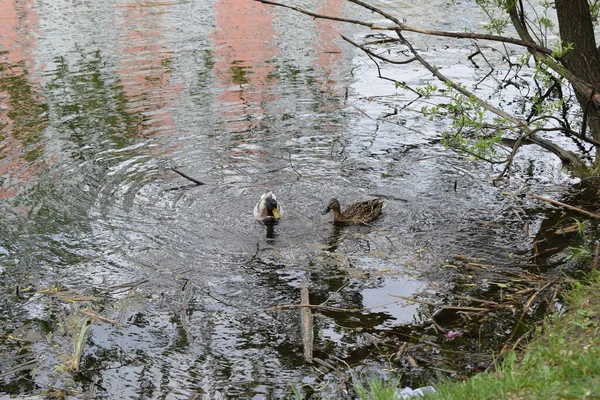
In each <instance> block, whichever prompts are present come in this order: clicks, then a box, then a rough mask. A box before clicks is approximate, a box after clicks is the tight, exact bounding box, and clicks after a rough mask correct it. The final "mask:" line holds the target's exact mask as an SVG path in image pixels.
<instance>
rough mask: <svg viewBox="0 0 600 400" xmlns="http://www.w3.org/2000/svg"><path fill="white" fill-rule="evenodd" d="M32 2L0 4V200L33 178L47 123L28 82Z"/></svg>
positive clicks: (33, 37)
mask: <svg viewBox="0 0 600 400" xmlns="http://www.w3.org/2000/svg"><path fill="white" fill-rule="evenodd" d="M33 3H34V1H33V0H29V1H18V2H17V1H14V0H0V160H2V162H1V163H0V182H1V185H0V199H3V198H4V199H5V198H10V197H13V196H15V195H16V194H17V193H18V191H19V189H18V188H19V185H20V184H22V183H23V182H27V181H29V180H31V179H32V177H34V176H35V171H36V167H35V163H34V162H35V161H37V160H38V159H39V158H40V155H41V153H42V147H41V144H40V141H41V135H42V132H43V130H44V129H45V128H46V126H47V124H48V121H47V117H46V107H45V105H44V103H43V100H42V98H41V97H40V96H39V95H38V93H37V89H38V87H37V86H38V84H39V82H38V81H37V79H35V78H33V75H34V74H33V72H35V71H36V64H35V60H34V55H35V50H36V46H37V40H36V31H35V28H34V27H35V26H36V25H37V22H38V16H37V13H36V12H35V11H34V10H33V8H32V5H33Z"/></svg>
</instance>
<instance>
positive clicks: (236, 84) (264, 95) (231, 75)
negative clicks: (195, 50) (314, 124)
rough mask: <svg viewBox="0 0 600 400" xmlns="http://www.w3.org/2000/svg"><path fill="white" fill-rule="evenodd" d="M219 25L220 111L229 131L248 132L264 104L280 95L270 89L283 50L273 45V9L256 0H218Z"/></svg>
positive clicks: (216, 38) (216, 69) (215, 36)
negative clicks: (280, 50)
mask: <svg viewBox="0 0 600 400" xmlns="http://www.w3.org/2000/svg"><path fill="white" fill-rule="evenodd" d="M214 7H215V10H216V12H217V15H216V22H217V26H218V29H217V30H216V31H215V32H213V34H212V35H211V36H210V38H211V39H212V40H213V43H214V45H213V49H214V51H215V59H216V60H215V61H216V62H215V65H214V68H213V72H214V74H215V77H216V79H217V81H218V84H219V87H218V88H217V91H219V92H220V93H219V95H218V98H217V101H218V103H219V106H218V109H219V114H220V115H221V117H222V119H223V120H224V121H225V128H226V130H227V131H229V132H245V131H247V130H248V129H249V128H251V127H252V126H255V125H257V124H258V123H259V121H260V118H261V117H262V116H263V115H264V114H265V108H264V104H266V103H270V102H274V101H276V100H277V97H276V96H275V95H274V94H273V92H272V91H271V90H269V85H270V82H269V74H270V73H271V72H273V70H274V68H275V67H274V65H273V63H271V61H272V60H274V59H275V57H276V56H278V55H279V50H278V49H277V48H276V47H275V46H274V45H273V41H274V37H275V32H274V29H273V24H272V20H273V12H272V10H270V9H269V7H265V6H264V5H263V4H260V3H257V2H255V1H252V0H217V1H216V2H215V4H214Z"/></svg>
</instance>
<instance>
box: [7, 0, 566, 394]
mask: <svg viewBox="0 0 600 400" xmlns="http://www.w3.org/2000/svg"><path fill="white" fill-rule="evenodd" d="M390 3H392V2H390ZM439 3H440V5H439V6H435V7H434V6H431V5H428V6H423V5H421V2H416V1H409V2H403V3H402V5H397V4H395V3H394V4H387V5H386V4H385V3H384V6H387V7H389V9H392V10H393V11H394V12H396V13H398V14H399V15H402V16H403V18H406V19H407V20H408V21H410V22H411V23H414V24H415V25H420V24H426V23H431V21H434V25H435V26H434V27H437V28H441V29H448V30H450V29H461V28H462V27H463V26H464V25H466V24H469V23H473V21H474V20H476V19H477V18H480V17H478V16H477V15H474V14H473V13H471V12H468V10H471V9H472V7H473V5H470V4H466V3H465V4H463V5H460V4H459V5H458V7H459V11H460V10H462V12H458V13H457V14H456V15H457V16H460V18H459V17H457V18H452V20H449V17H448V12H447V11H446V10H445V9H444V7H443V6H442V3H444V2H443V1H442V2H439ZM309 6H312V7H313V8H312V9H313V10H316V11H317V12H320V13H328V14H332V15H342V13H346V14H344V15H352V16H355V17H363V18H367V19H369V18H374V17H373V16H372V15H371V14H369V13H365V12H360V11H359V10H357V9H356V8H353V7H350V6H348V5H347V4H345V3H344V2H343V1H341V0H326V1H323V2H318V3H315V4H314V5H311V4H309ZM363 33H364V32H363V31H360V30H358V29H357V28H354V27H350V26H347V25H342V24H341V23H334V22H330V21H328V22H324V21H319V20H313V19H311V18H308V17H305V16H300V15H299V14H297V13H294V12H292V11H290V10H284V9H275V8H272V7H268V6H265V5H262V4H259V3H255V2H252V1H249V0H216V1H207V0H187V1H177V0H164V1H134V0H131V1H117V0H111V1H102V2H90V1H62V0H58V1H57V0H52V1H49V0H38V1H33V0H23V1H18V2H17V1H13V0H0V51H1V53H0V184H1V185H0V210H1V213H2V214H1V216H0V231H1V233H2V236H1V238H0V288H1V291H0V304H1V305H0V313H1V320H0V353H1V354H3V356H2V357H1V360H0V377H1V378H2V380H0V393H5V394H22V395H33V394H40V393H47V392H50V391H52V390H55V391H58V390H61V391H62V392H61V393H63V394H64V393H67V394H69V396H72V397H80V396H83V395H84V394H85V393H94V395H95V396H96V397H98V398H190V396H191V395H192V394H194V393H195V394H198V395H199V396H201V397H203V398H207V399H211V398H280V397H281V396H283V394H284V393H286V392H288V391H289V388H290V386H291V385H293V384H296V385H301V384H306V385H311V384H314V385H315V386H318V382H321V380H323V379H325V378H326V376H325V375H327V374H324V373H322V372H319V371H317V370H316V368H315V366H314V365H312V364H309V363H307V362H305V361H304V358H303V349H302V340H301V336H300V329H299V321H300V318H299V311H298V309H297V308H284V307H279V308H277V306H284V305H293V304H298V303H299V301H300V284H301V282H302V281H307V282H308V285H309V292H310V301H311V303H312V304H321V303H324V302H325V301H327V303H326V304H327V305H330V306H332V307H339V308H347V309H357V308H372V309H371V310H369V311H364V312H362V313H360V314H359V315H354V314H352V315H349V314H347V313H346V314H345V313H339V312H337V313H336V312H334V311H331V310H329V311H328V310H321V311H320V310H318V309H315V310H314V317H313V318H314V323H315V327H314V334H315V355H316V356H317V355H318V356H319V357H321V358H325V357H326V356H328V355H329V356H333V357H336V358H337V359H338V360H343V361H344V362H346V363H347V364H346V365H348V368H351V366H350V364H352V368H353V367H355V366H357V365H362V367H363V368H365V369H367V370H368V369H369V368H372V369H373V370H377V371H381V370H382V369H385V368H386V367H389V365H388V366H386V365H385V362H382V361H381V360H382V358H381V357H379V358H378V357H376V356H375V355H373V354H372V353H373V345H372V343H370V342H369V341H370V337H372V336H373V335H375V334H378V333H382V332H385V331H387V330H389V329H391V328H393V327H398V326H403V325H405V324H414V325H415V326H417V325H419V324H420V323H423V321H426V320H427V316H426V315H424V314H422V312H421V310H420V308H419V306H418V304H414V303H410V304H407V303H406V302H396V303H394V304H388V303H392V302H394V301H397V300H398V299H397V298H394V297H392V296H391V295H399V296H413V295H415V294H416V293H419V292H430V293H435V292H436V290H438V289H439V288H440V287H443V286H444V279H445V278H444V276H445V275H444V272H443V271H445V270H444V266H446V267H447V264H448V260H449V259H451V258H453V257H456V256H457V255H461V256H467V257H474V258H477V259H480V260H484V262H485V263H490V264H494V265H498V266H515V265H516V266H518V265H520V263H522V265H526V264H527V263H526V261H527V259H528V256H529V252H530V247H531V243H532V240H533V238H534V235H535V233H536V226H537V225H536V224H537V223H538V221H537V218H536V217H535V215H534V216H533V217H527V216H526V215H525V213H524V212H523V209H525V208H526V207H527V204H526V201H525V200H523V199H522V198H519V197H517V196H514V195H511V193H513V192H516V191H517V190H518V189H522V187H524V186H526V187H531V186H534V185H544V184H546V183H555V182H556V181H557V180H559V181H560V180H561V179H564V178H562V176H561V175H560V173H559V165H558V164H557V162H556V160H554V159H552V158H543V157H541V156H540V157H538V159H537V161H536V162H528V161H520V160H518V161H517V164H516V165H517V166H518V167H522V169H523V170H526V169H527V168H529V169H530V170H533V171H534V173H532V174H530V175H527V174H523V175H522V176H521V178H520V179H518V180H516V182H513V183H511V185H512V186H511V187H509V188H506V187H503V188H496V187H494V186H493V185H492V184H491V180H492V179H493V178H494V177H495V176H496V175H497V173H498V170H496V169H492V168H490V167H489V166H487V165H485V164H479V163H473V162H472V161H470V160H466V159H463V158H461V157H459V156H458V155H456V154H453V153H450V152H448V151H447V150H446V149H444V148H443V147H442V146H441V145H440V144H439V132H440V131H441V130H442V129H443V125H441V124H439V123H435V122H431V121H429V120H428V119H426V118H423V117H420V116H419V114H418V113H417V112H415V111H411V110H410V109H408V110H405V111H404V112H403V113H400V114H398V115H397V116H395V117H392V118H382V115H385V114H388V113H394V108H395V107H397V106H398V105H403V104H407V103H409V102H410V101H411V100H412V98H411V94H410V93H409V92H406V91H403V90H401V89H396V88H395V87H394V85H393V83H391V82H389V81H384V80H379V79H377V70H376V68H375V67H374V65H373V64H372V63H371V62H370V60H369V59H368V58H366V57H365V56H364V55H362V54H360V53H359V52H357V51H356V49H354V48H352V47H351V46H350V45H349V44H347V43H345V42H344V41H343V40H341V39H340V37H339V36H340V34H344V35H346V36H349V37H354V38H358V37H360V36H361V35H362V34H363ZM438 43H440V39H424V40H423V41H422V42H419V48H420V49H421V50H423V51H425V52H427V53H428V54H429V55H430V56H431V57H433V58H434V60H436V62H437V63H438V65H440V66H442V67H444V68H446V71H447V72H449V73H450V74H453V76H455V77H460V76H461V74H466V73H467V72H472V71H470V70H469V68H470V63H468V62H465V61H460V60H462V59H464V57H465V55H468V54H469V52H470V51H471V50H472V49H470V48H469V44H468V43H465V44H464V45H461V46H462V47H459V48H458V49H454V51H447V52H443V53H442V52H440V54H437V53H436V52H437V51H438V50H436V48H435V46H436V45H437V44H438ZM388 68H389V67H388ZM388 72H390V73H391V72H394V71H390V70H388ZM396 72H398V74H399V76H400V77H401V79H402V80H404V81H406V82H407V83H411V84H425V83H426V82H427V81H429V80H431V79H432V78H431V76H430V74H428V73H427V72H426V71H423V70H420V69H418V68H417V67H415V66H412V65H411V66H407V67H404V68H403V69H401V70H397V71H396ZM519 163H522V164H523V165H520V164H519ZM172 168H176V169H178V170H179V171H181V172H184V173H185V174H187V175H189V176H192V177H194V178H196V179H199V180H201V181H203V182H204V183H205V185H202V186H195V185H194V184H193V183H192V182H190V181H188V180H186V179H184V178H183V177H181V176H180V175H178V174H176V173H175V172H173V170H172ZM534 176H535V177H538V178H534ZM540 177H541V178H540ZM267 190H273V191H274V192H275V193H276V195H277V197H278V199H279V200H280V202H281V204H282V205H283V209H284V213H285V214H284V218H283V219H282V221H281V222H280V223H279V224H278V225H277V226H275V227H274V229H272V230H269V229H267V228H266V227H265V226H263V225H261V224H259V223H257V222H256V221H255V220H254V219H253V216H252V209H253V207H254V204H255V203H256V202H257V201H258V199H259V198H260V196H261V194H262V193H264V192H265V191H267ZM370 196H380V197H383V198H384V199H386V201H387V207H386V208H385V209H384V212H383V215H382V216H381V217H380V218H379V219H378V220H376V221H375V223H374V225H373V226H372V227H348V228H344V229H339V228H335V227H333V226H332V224H331V218H332V217H331V215H321V211H322V210H323V209H324V207H325V206H326V204H327V201H328V199H329V198H331V197H337V198H339V199H340V201H341V203H342V204H346V203H349V202H351V201H354V200H360V199H363V198H368V197H370ZM386 304H387V305H386ZM273 307H275V308H274V309H273ZM90 316H101V317H102V318H105V319H104V320H102V319H98V318H94V317H90ZM87 318H91V319H90V320H89V321H92V322H91V326H90V327H89V330H88V331H87V334H86V336H85V340H84V346H83V350H82V353H81V364H80V366H79V371H78V372H72V371H70V365H71V364H72V359H73V354H74V348H75V343H76V342H77V341H78V336H79V333H80V332H81V331H82V327H83V326H85V324H86V323H87V322H86V321H87ZM406 326H408V325H406ZM370 360H371V361H370ZM375 360H376V361H375ZM340 363H341V361H340ZM340 365H341V364H340ZM340 368H341V367H340ZM344 368H345V367H344ZM393 368H396V370H397V371H398V372H404V373H405V374H406V378H405V379H406V380H407V383H409V384H410V383H411V382H412V383H415V384H421V383H427V382H424V381H421V380H420V379H421V378H420V377H421V376H422V371H421V372H417V373H416V374H415V375H414V377H413V375H411V374H410V373H409V372H407V371H402V370H400V369H398V368H399V366H398V365H396V366H395V367H393Z"/></svg>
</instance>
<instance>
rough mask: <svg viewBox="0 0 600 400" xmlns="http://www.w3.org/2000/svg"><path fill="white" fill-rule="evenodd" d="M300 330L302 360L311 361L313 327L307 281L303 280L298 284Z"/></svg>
mask: <svg viewBox="0 0 600 400" xmlns="http://www.w3.org/2000/svg"><path fill="white" fill-rule="evenodd" d="M300 303H301V304H300V305H301V307H300V329H301V331H302V342H303V344H304V359H305V360H306V361H312V359H313V326H312V313H311V311H310V307H302V306H309V305H310V300H309V297H308V281H306V280H304V281H302V283H301V284H300Z"/></svg>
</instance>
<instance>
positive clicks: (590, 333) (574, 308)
mask: <svg viewBox="0 0 600 400" xmlns="http://www.w3.org/2000/svg"><path fill="white" fill-rule="evenodd" d="M562 298H563V301H564V304H565V307H564V312H563V313H557V314H554V315H552V316H549V317H547V318H546V320H545V321H544V323H543V325H542V326H540V327H539V328H538V329H537V330H536V332H535V334H534V335H533V337H532V338H531V340H530V342H529V343H528V344H527V345H526V346H525V349H524V351H522V352H519V353H509V354H508V355H507V356H506V357H505V358H504V360H502V362H500V363H499V365H498V366H497V368H496V371H494V372H490V373H481V374H478V375H475V376H473V377H472V378H470V379H468V380H465V381H462V382H449V383H446V384H442V385H435V387H436V390H437V393H436V394H429V395H426V396H425V397H424V398H426V399H431V400H434V399H446V400H459V399H460V400H463V399H522V400H527V399H544V400H546V399H600V273H598V271H593V272H592V273H590V274H589V275H588V276H587V278H585V279H584V280H583V281H573V282H572V283H571V285H570V286H569V287H568V288H565V290H564V291H563V294H562ZM369 386H372V387H373V388H374V389H375V390H377V389H378V388H381V384H380V383H379V384H377V385H369ZM376 386H378V388H376ZM384 386H385V385H384ZM359 391H360V390H359ZM388 393H389V391H388ZM371 394H373V391H371ZM361 398H365V399H367V398H378V399H387V398H389V399H394V398H399V397H394V396H393V395H391V396H390V397H385V396H384V397H376V396H371V397H369V395H367V396H365V395H363V396H361Z"/></svg>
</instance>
